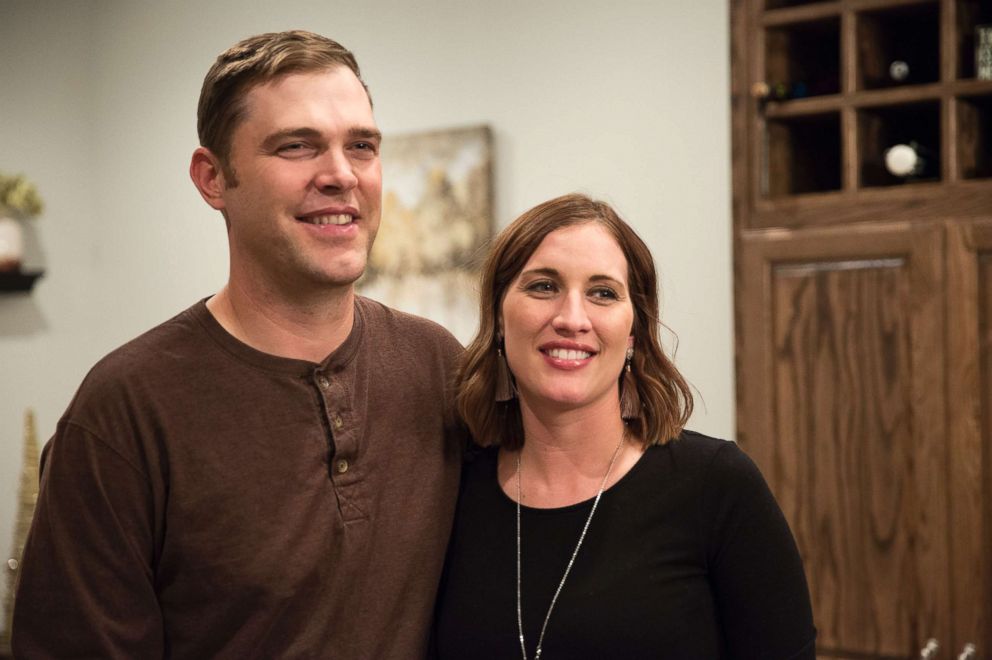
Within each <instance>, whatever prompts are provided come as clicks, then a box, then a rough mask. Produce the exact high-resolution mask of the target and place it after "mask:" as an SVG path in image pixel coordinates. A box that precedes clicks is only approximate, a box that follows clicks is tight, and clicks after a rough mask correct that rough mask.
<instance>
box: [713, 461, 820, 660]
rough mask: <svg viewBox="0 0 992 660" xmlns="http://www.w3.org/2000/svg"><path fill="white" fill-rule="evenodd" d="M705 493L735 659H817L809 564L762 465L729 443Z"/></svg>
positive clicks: (724, 623) (719, 595)
mask: <svg viewBox="0 0 992 660" xmlns="http://www.w3.org/2000/svg"><path fill="white" fill-rule="evenodd" d="M704 488H705V492H704V495H703V498H702V502H703V509H702V518H701V519H702V521H703V524H704V529H703V538H704V539H705V540H706V561H707V566H708V570H709V574H710V578H711V581H712V584H713V591H714V596H715V599H716V604H717V608H718V612H719V617H720V622H721V627H722V629H723V633H724V643H725V646H726V651H727V657H728V658H734V659H744V658H754V659H759V658H760V659H761V660H785V659H793V658H796V659H806V658H810V659H813V658H815V639H816V629H815V628H814V627H813V613H812V608H811V606H810V598H809V589H808V587H807V584H806V575H805V573H804V571H803V564H802V559H801V558H800V556H799V551H798V549H797V548H796V543H795V540H794V539H793V537H792V532H791V531H790V530H789V525H788V523H787V522H786V520H785V516H784V515H783V514H782V510H781V509H780V508H779V506H778V503H777V502H776V501H775V498H774V496H773V495H772V493H771V491H770V490H769V488H768V485H767V484H766V483H765V480H764V478H763V477H762V476H761V473H760V472H759V471H758V468H757V466H755V464H754V463H753V462H752V461H751V459H750V458H749V457H748V456H747V455H746V454H745V453H744V452H743V451H741V450H740V449H739V448H738V447H737V445H735V444H734V443H729V442H728V443H726V444H725V445H724V446H723V447H721V448H720V449H719V450H718V451H717V453H716V455H715V456H714V458H713V460H712V463H711V464H710V467H709V470H708V473H707V475H706V480H705V484H704Z"/></svg>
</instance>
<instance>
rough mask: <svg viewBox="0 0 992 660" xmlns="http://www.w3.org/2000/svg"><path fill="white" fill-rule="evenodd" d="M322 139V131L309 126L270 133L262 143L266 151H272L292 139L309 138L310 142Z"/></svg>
mask: <svg viewBox="0 0 992 660" xmlns="http://www.w3.org/2000/svg"><path fill="white" fill-rule="evenodd" d="M320 137H321V135H320V131H318V130H317V129H316V128H309V127H307V126H301V127H299V128H284V129H283V130H281V131H276V132H275V133H270V134H269V135H267V136H266V137H265V139H264V140H263V141H262V147H263V148H265V149H271V148H274V147H275V146H276V145H277V144H278V143H279V142H282V141H283V140H288V139H290V138H307V139H310V140H316V139H319V138H320Z"/></svg>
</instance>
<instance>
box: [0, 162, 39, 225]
mask: <svg viewBox="0 0 992 660" xmlns="http://www.w3.org/2000/svg"><path fill="white" fill-rule="evenodd" d="M44 208H45V205H44V203H43V202H42V201H41V196H40V195H38V189H37V188H35V187H34V184H33V183H30V182H29V181H28V180H27V179H26V178H25V177H24V175H23V174H17V175H14V176H9V175H7V174H4V173H2V172H0V212H3V211H6V212H8V213H12V214H15V215H18V216H20V217H22V218H33V217H35V216H36V215H38V214H39V213H41V211H42V210H43V209H44Z"/></svg>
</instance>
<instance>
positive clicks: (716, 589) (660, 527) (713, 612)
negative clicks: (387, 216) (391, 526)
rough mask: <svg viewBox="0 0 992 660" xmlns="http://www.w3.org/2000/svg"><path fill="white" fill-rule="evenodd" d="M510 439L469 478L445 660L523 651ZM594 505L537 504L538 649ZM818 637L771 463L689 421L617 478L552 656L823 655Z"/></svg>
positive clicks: (529, 617)
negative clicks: (504, 456) (507, 477)
mask: <svg viewBox="0 0 992 660" xmlns="http://www.w3.org/2000/svg"><path fill="white" fill-rule="evenodd" d="M496 454H497V452H496V450H495V449H494V448H493V449H488V450H483V451H482V452H480V453H479V454H478V455H477V456H476V457H475V459H474V460H473V461H472V462H471V463H469V464H468V465H466V467H465V471H464V473H463V477H462V478H463V483H462V491H461V496H460V499H459V503H458V510H457V514H456V519H455V528H454V532H453V534H452V538H451V543H450V545H449V548H448V559H447V565H446V569H445V577H444V581H443V582H442V585H441V591H440V595H439V600H438V612H437V617H438V618H437V629H436V631H435V634H436V640H435V642H436V652H437V656H438V657H439V658H442V659H445V660H447V659H450V658H474V659H477V660H483V659H485V658H493V659H498V660H507V659H513V658H520V657H521V653H520V641H519V639H518V634H517V619H516V616H517V614H516V505H515V503H514V502H513V501H512V500H511V499H510V498H508V497H507V496H506V495H505V494H504V493H503V492H502V490H501V489H500V487H499V483H498V480H497V477H496ZM591 507H592V500H588V501H586V502H581V503H579V504H574V505H572V506H567V507H562V508H558V509H534V508H529V507H522V512H521V527H522V531H521V537H522V574H523V577H522V593H523V598H522V600H523V624H524V635H525V637H526V642H527V655H528V657H529V658H533V657H534V649H535V647H536V645H537V639H538V636H539V634H540V629H541V624H542V623H543V621H544V617H545V614H546V613H547V610H548V605H549V604H550V602H551V597H552V595H553V594H554V590H555V588H556V587H557V586H558V583H559V582H560V581H561V577H562V575H563V573H564V571H565V567H566V565H567V563H568V559H569V557H570V556H571V553H572V551H573V550H574V549H575V544H576V542H577V541H578V539H579V534H580V532H581V530H582V525H583V524H584V523H585V520H586V517H587V516H588V515H589V509H590V508H591ZM815 637H816V631H815V629H814V628H813V620H812V612H811V608H810V600H809V591H808V589H807V586H806V578H805V575H804V573H803V566H802V561H801V559H800V557H799V553H798V551H797V549H796V544H795V541H794V540H793V538H792V534H791V533H790V531H789V527H788V524H787V523H786V521H785V518H784V516H783V515H782V512H781V510H780V509H779V507H778V504H776V502H775V499H774V497H773V496H772V494H771V492H770V491H769V490H768V486H767V485H766V484H765V481H764V479H763V478H762V477H761V474H760V473H759V472H758V469H757V467H755V465H754V463H752V462H751V460H750V459H749V458H748V457H747V456H746V455H745V454H744V453H743V452H742V451H741V450H740V449H738V447H737V445H735V444H734V443H732V442H726V441H723V440H716V439H714V438H709V437H706V436H704V435H700V434H698V433H692V432H688V431H687V432H685V433H684V434H683V435H682V437H681V438H679V439H678V440H675V441H673V442H670V443H668V444H667V445H664V446H655V447H651V448H649V449H648V450H647V451H646V452H645V453H644V455H643V456H642V457H641V458H640V460H639V461H638V462H637V463H636V464H635V465H634V467H633V468H631V470H630V471H629V472H628V473H627V474H626V475H624V477H623V478H622V479H620V481H618V482H617V483H616V484H615V485H614V486H613V487H611V488H610V489H609V490H607V491H606V492H604V493H603V497H602V499H601V501H600V503H599V507H598V508H597V510H596V514H595V516H594V517H593V520H592V524H591V525H590V527H589V531H588V533H587V535H586V539H585V541H584V542H583V544H582V548H581V549H580V550H579V554H578V557H577V558H576V560H575V565H574V566H573V568H572V572H571V573H570V574H569V576H568V580H567V581H566V583H565V586H564V588H563V589H562V592H561V595H560V596H559V597H558V603H557V605H555V609H554V611H553V613H552V614H551V620H550V622H549V623H548V628H547V633H546V634H545V638H544V650H543V651H542V656H541V657H542V659H543V660H562V659H565V658H569V659H575V658H624V659H630V660H633V659H636V658H673V659H674V658H678V659H679V660H686V659H692V658H706V659H713V658H760V659H761V660H778V659H784V658H814V657H815V656H814V639H815Z"/></svg>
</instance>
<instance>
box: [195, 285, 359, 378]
mask: <svg viewBox="0 0 992 660" xmlns="http://www.w3.org/2000/svg"><path fill="white" fill-rule="evenodd" d="M207 309H208V310H210V313H211V314H213V316H214V318H215V319H217V322H218V323H220V324H221V326H222V327H223V328H224V329H225V330H227V331H228V332H229V333H230V334H231V335H233V336H234V337H235V338H237V339H238V340H240V341H242V342H244V343H245V344H248V345H249V346H251V347H252V348H254V349H257V350H259V351H262V352H263V353H269V354H270V355H278V356H280V357H286V358H293V359H298V360H308V361H310V362H322V361H323V360H324V358H326V357H327V356H328V355H330V354H331V353H333V352H334V351H335V350H336V349H337V348H338V347H339V346H340V345H341V344H342V343H344V340H345V339H347V338H348V334H349V333H350V332H351V327H352V324H353V322H354V317H355V290H354V288H353V287H351V286H348V287H341V288H340V289H333V290H328V291H326V292H324V293H323V294H321V295H319V296H311V297H309V298H307V299H305V300H301V299H294V300H289V299H286V298H285V297H280V296H278V295H274V294H270V293H266V292H258V291H254V290H251V289H249V288H246V287H241V286H238V285H237V284H236V283H235V282H233V281H232V282H228V284H227V285H226V286H225V287H224V288H222V289H221V290H220V291H218V292H217V294H216V295H215V296H213V297H212V298H211V299H210V300H208V301H207Z"/></svg>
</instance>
